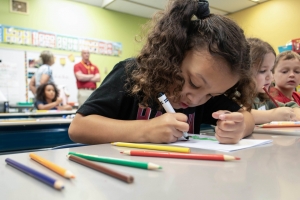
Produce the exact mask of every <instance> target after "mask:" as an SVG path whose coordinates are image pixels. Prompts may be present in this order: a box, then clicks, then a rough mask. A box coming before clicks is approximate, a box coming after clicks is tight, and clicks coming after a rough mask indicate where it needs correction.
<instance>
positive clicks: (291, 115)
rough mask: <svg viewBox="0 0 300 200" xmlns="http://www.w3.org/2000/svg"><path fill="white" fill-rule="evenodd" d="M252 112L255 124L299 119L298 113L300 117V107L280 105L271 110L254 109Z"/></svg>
mask: <svg viewBox="0 0 300 200" xmlns="http://www.w3.org/2000/svg"><path fill="white" fill-rule="evenodd" d="M294 111H296V112H294ZM251 113H252V115H253V118H254V121H255V124H264V123H269V122H271V121H291V120H293V121H294V120H297V118H296V115H298V116H299V117H300V109H299V108H290V107H278V108H274V109H271V110H255V109H252V110H251Z"/></svg>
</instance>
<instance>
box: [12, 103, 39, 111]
mask: <svg viewBox="0 0 300 200" xmlns="http://www.w3.org/2000/svg"><path fill="white" fill-rule="evenodd" d="M9 108H15V109H18V111H19V112H22V110H23V109H34V105H33V104H31V105H17V104H10V105H9Z"/></svg>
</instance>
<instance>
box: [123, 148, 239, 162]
mask: <svg viewBox="0 0 300 200" xmlns="http://www.w3.org/2000/svg"><path fill="white" fill-rule="evenodd" d="M121 153H124V154H127V155H131V156H149V157H162V158H183V159H195V160H218V161H229V160H240V158H238V157H234V156H229V155H222V154H195V153H166V152H155V151H135V150H127V151H123V152H121Z"/></svg>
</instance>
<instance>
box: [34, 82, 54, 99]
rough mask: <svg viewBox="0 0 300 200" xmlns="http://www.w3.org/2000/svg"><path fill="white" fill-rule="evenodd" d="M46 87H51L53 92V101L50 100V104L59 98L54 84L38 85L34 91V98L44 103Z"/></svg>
mask: <svg viewBox="0 0 300 200" xmlns="http://www.w3.org/2000/svg"><path fill="white" fill-rule="evenodd" d="M48 85H52V86H53V88H54V91H55V96H54V99H52V102H55V101H56V100H57V98H58V96H59V91H58V89H57V87H56V86H55V84H54V83H45V84H42V85H40V86H39V87H38V88H37V90H36V96H35V99H36V100H38V101H42V102H45V101H46V95H45V89H46V87H47V86H48Z"/></svg>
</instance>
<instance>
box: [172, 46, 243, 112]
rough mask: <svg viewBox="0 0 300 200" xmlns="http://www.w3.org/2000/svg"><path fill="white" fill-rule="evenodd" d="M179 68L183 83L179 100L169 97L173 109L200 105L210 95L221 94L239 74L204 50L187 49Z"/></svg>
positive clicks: (235, 81)
mask: <svg viewBox="0 0 300 200" xmlns="http://www.w3.org/2000/svg"><path fill="white" fill-rule="evenodd" d="M181 70H182V75H183V77H184V79H185V83H184V85H183V88H182V91H181V92H180V99H179V102H176V103H175V102H174V99H172V98H170V99H169V100H170V103H171V104H172V106H173V107H174V108H175V109H180V108H184V109H185V108H188V107H195V106H198V105H202V104H204V103H205V102H207V101H208V100H209V99H210V98H211V97H212V96H218V95H220V94H223V93H224V92H226V91H227V90H228V89H229V88H231V87H232V86H234V85H235V84H236V83H237V82H238V81H239V76H238V75H237V74H232V73H231V72H230V69H229V66H228V64H227V62H226V61H225V60H223V59H222V58H220V57H217V56H212V55H211V54H210V53H209V52H208V51H206V50H202V51H194V50H192V51H189V52H188V53H187V55H186V56H185V58H184V60H183V62H182V66H181ZM171 90H172V89H171Z"/></svg>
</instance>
